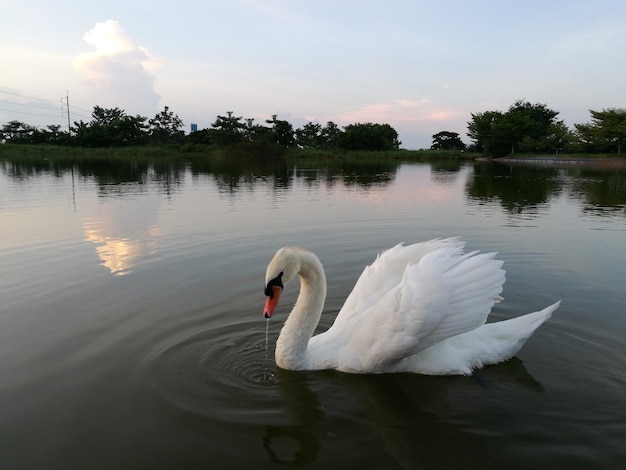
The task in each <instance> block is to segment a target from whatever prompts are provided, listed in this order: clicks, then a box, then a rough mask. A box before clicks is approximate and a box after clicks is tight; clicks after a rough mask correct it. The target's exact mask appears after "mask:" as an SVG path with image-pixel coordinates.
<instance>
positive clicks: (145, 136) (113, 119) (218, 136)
mask: <svg viewBox="0 0 626 470" xmlns="http://www.w3.org/2000/svg"><path fill="white" fill-rule="evenodd" d="M183 127H184V124H183V121H182V120H181V119H180V117H178V115H176V114H175V113H174V112H172V111H171V110H170V109H169V107H167V106H165V107H164V109H163V110H162V111H161V112H159V113H158V114H156V115H155V116H154V117H153V118H152V119H148V118H147V117H144V116H139V115H136V116H131V115H129V114H127V113H126V111H124V110H123V109H120V108H103V107H100V106H94V108H93V112H92V113H91V120H90V121H89V122H84V121H82V120H81V121H78V122H76V121H75V122H74V125H73V126H72V127H71V128H70V130H69V131H64V130H62V129H61V126H58V125H49V126H47V127H45V128H37V127H34V126H30V125H28V124H26V123H23V122H20V121H10V122H9V123H7V124H5V125H4V126H2V129H1V130H0V140H2V141H3V142H10V143H15V144H53V145H66V146H78V147H126V146H141V145H172V146H177V147H178V148H181V147H187V148H191V149H200V148H205V147H211V146H214V147H227V146H233V145H237V144H246V143H248V144H257V147H258V148H267V146H273V147H276V148H289V147H299V148H336V149H344V150H394V149H398V148H399V147H400V144H401V142H400V140H398V133H397V132H396V130H395V129H394V128H393V127H391V126H390V125H389V124H375V123H369V122H368V123H355V124H349V125H347V126H344V127H343V128H340V127H339V126H338V125H337V124H335V123H334V122H332V121H329V122H327V123H326V125H324V126H322V125H321V124H319V123H316V122H308V123H307V124H305V125H303V126H302V127H300V128H297V129H294V127H293V126H292V125H291V124H290V123H289V122H287V121H285V120H282V119H278V116H277V115H273V116H272V117H271V119H267V120H265V122H264V123H256V122H255V120H254V119H253V118H246V119H244V118H243V117H242V116H236V115H235V114H234V113H233V112H232V111H228V112H227V113H226V114H225V115H218V116H217V118H216V119H215V122H213V123H212V124H211V126H210V127H209V128H206V129H200V130H196V131H194V132H191V133H189V134H186V133H185V132H184V130H183Z"/></svg>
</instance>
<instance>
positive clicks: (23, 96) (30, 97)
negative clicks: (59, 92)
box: [0, 90, 57, 103]
mask: <svg viewBox="0 0 626 470" xmlns="http://www.w3.org/2000/svg"><path fill="white" fill-rule="evenodd" d="M0 93H4V94H7V95H13V96H19V97H20V98H28V99H30V100H37V101H48V102H49V103H57V101H54V100H47V99H44V98H35V97H34V96H26V95H20V94H19V93H11V92H10V91H5V90H0Z"/></svg>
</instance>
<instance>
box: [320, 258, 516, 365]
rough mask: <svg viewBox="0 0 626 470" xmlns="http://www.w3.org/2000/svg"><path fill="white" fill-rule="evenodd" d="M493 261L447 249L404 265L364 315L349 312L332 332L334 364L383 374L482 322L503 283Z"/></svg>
mask: <svg viewBox="0 0 626 470" xmlns="http://www.w3.org/2000/svg"><path fill="white" fill-rule="evenodd" d="M494 256H495V253H488V254H477V252H472V253H468V254H463V253H462V247H460V246H452V247H446V248H439V249H436V250H434V251H431V252H429V253H427V254H426V255H424V256H423V257H422V258H421V259H420V260H419V262H417V263H413V264H409V265H408V266H407V267H406V268H405V270H404V272H403V275H402V278H401V280H400V282H399V283H398V284H397V285H396V286H395V287H393V288H392V289H391V290H389V291H388V292H386V293H385V294H384V295H383V296H382V297H381V298H380V299H379V301H378V302H376V303H375V304H373V305H372V306H370V307H369V308H368V309H367V310H365V311H361V312H351V315H347V316H346V320H345V324H343V325H341V328H340V330H338V331H336V332H334V333H335V334H337V335H339V336H340V337H341V341H342V342H343V345H342V346H340V350H341V354H340V358H339V363H340V364H342V363H343V368H344V369H345V370H350V369H353V370H359V369H361V370H369V371H376V369H377V368H378V369H380V370H384V369H385V366H387V365H389V364H390V363H393V362H395V361H397V360H398V359H401V358H404V357H406V356H409V355H412V354H415V353H416V352H418V351H421V350H422V349H425V348H427V347H428V346H431V345H432V344H434V343H437V342H439V341H441V340H443V339H445V338H449V337H451V336H455V335H457V334H460V333H464V332H466V331H470V330H472V329H474V328H477V327H478V326H480V325H482V324H483V323H485V321H486V319H487V316H488V315H489V312H490V310H491V308H492V307H493V304H494V303H495V302H496V301H497V300H498V298H499V294H500V293H501V292H502V285H503V283H504V270H502V268H501V267H502V262H501V261H497V260H494ZM333 328H334V326H333ZM331 329H332V328H331Z"/></svg>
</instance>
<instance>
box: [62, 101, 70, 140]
mask: <svg viewBox="0 0 626 470" xmlns="http://www.w3.org/2000/svg"><path fill="white" fill-rule="evenodd" d="M63 99H65V108H66V109H67V111H65V112H66V113H67V133H68V134H70V133H71V128H70V94H69V92H68V91H66V92H65V97H61V113H63Z"/></svg>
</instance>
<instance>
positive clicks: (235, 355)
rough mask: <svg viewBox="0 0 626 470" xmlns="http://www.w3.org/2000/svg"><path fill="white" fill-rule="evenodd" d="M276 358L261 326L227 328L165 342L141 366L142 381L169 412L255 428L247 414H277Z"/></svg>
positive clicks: (191, 333)
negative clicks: (274, 408) (274, 399)
mask: <svg viewBox="0 0 626 470" xmlns="http://www.w3.org/2000/svg"><path fill="white" fill-rule="evenodd" d="M273 354H274V353H273V347H272V346H270V348H269V350H266V345H265V332H264V331H261V330H260V329H259V322H248V323H237V324H228V325H221V326H216V327H212V328H208V329H204V330H202V331H197V330H194V331H186V332H184V333H183V334H181V335H178V336H175V335H172V336H171V337H170V338H168V339H166V340H164V341H162V342H161V343H160V344H159V345H157V346H155V347H154V348H153V349H152V350H151V351H149V352H148V354H147V355H146V356H145V357H144V359H143V360H142V361H141V363H140V365H139V371H138V372H139V373H138V375H139V377H140V380H141V381H142V382H143V385H144V387H148V388H149V389H150V392H151V393H153V394H156V395H157V396H158V397H160V399H162V400H163V401H164V402H165V403H166V404H167V405H168V406H171V407H173V408H175V409H179V410H183V411H186V412H188V413H191V414H193V415H195V416H201V417H206V418H210V419H216V420H219V421H227V422H248V423H249V422H250V416H249V413H246V412H244V410H252V409H254V410H256V411H255V412H258V410H262V409H267V410H268V412H269V410H271V409H272V406H267V405H269V402H271V401H272V397H273V395H274V386H275V384H276V382H277V378H276V365H275V363H274V357H273ZM217 404H219V405H217ZM216 405H217V406H216ZM263 405H266V406H263Z"/></svg>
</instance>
